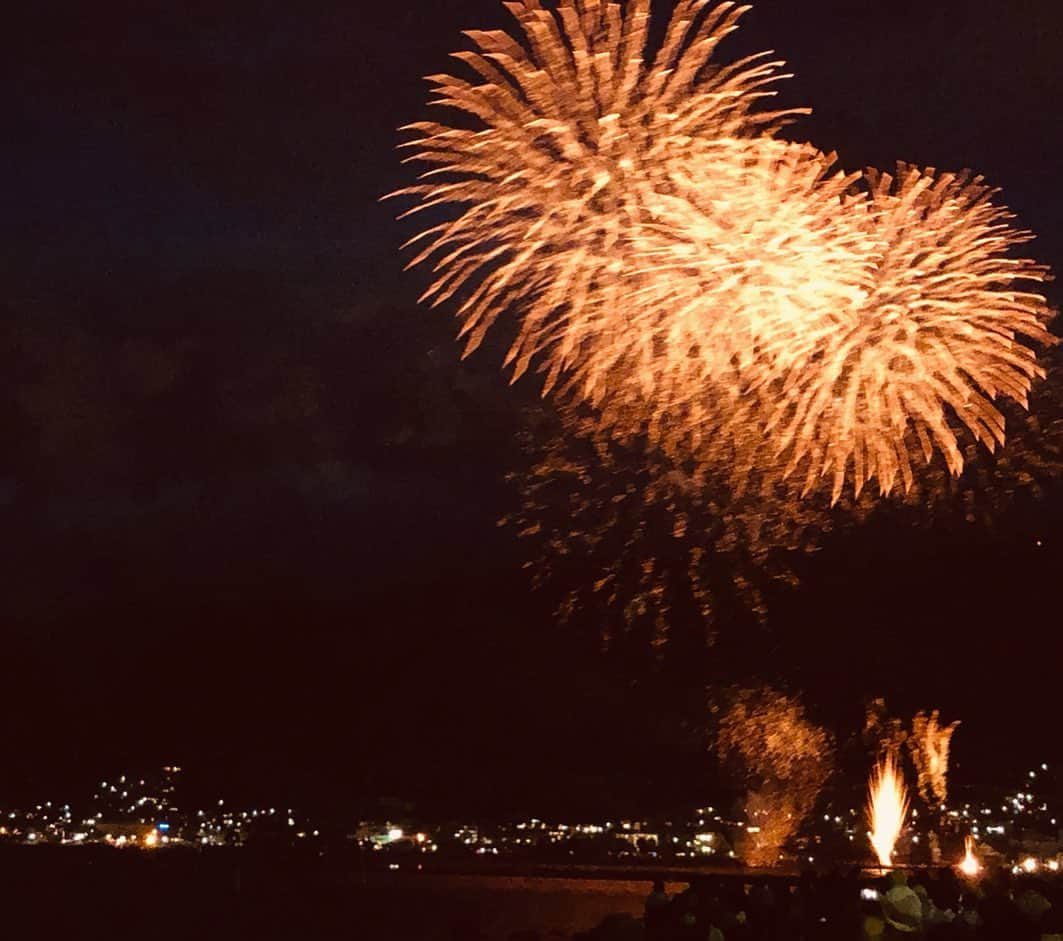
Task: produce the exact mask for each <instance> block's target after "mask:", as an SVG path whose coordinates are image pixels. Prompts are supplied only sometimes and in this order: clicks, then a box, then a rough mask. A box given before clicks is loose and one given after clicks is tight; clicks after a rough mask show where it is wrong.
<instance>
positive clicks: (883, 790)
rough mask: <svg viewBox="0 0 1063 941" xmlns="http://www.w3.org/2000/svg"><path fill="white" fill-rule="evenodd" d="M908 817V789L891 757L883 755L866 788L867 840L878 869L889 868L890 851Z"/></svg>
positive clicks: (890, 862) (891, 859)
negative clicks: (869, 827)
mask: <svg viewBox="0 0 1063 941" xmlns="http://www.w3.org/2000/svg"><path fill="white" fill-rule="evenodd" d="M907 814H908V789H907V787H905V784H904V778H903V777H902V776H901V771H900V768H899V767H898V766H897V762H896V759H895V758H894V756H893V754H892V753H891V754H887V755H886V757H885V758H883V759H882V761H880V762H879V763H878V764H877V765H875V768H874V770H873V771H872V773H871V780H870V782H869V785H868V803H867V818H868V822H869V824H870V825H871V832H870V833H869V837H870V839H871V847H872V848H873V849H874V851H875V856H876V857H877V858H878V862H879V865H880V866H883V867H887V866H892V865H893V848H894V846H896V845H897V839H898V837H900V835H901V830H902V829H904V818H905V817H906V816H907Z"/></svg>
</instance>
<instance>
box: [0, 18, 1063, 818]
mask: <svg viewBox="0 0 1063 941" xmlns="http://www.w3.org/2000/svg"><path fill="white" fill-rule="evenodd" d="M8 16H9V19H8V20H7V21H6V22H5V26H4V30H3V36H2V38H0V63H2V64H0V88H2V91H0V102H2V103H3V108H2V112H0V113H2V115H3V123H4V134H3V139H4V144H3V147H2V148H0V179H2V181H3V185H2V188H0V197H2V202H0V213H2V215H0V218H2V219H3V225H2V228H0V292H2V293H0V312H2V318H0V337H2V342H0V357H2V359H3V371H2V379H0V381H2V382H3V383H4V386H5V395H4V396H3V397H2V399H0V416H2V425H0V427H2V428H3V437H4V442H5V447H4V448H3V451H2V452H0V453H2V463H0V527H2V529H3V532H4V536H5V538H4V540H3V543H2V546H3V548H2V550H0V551H2V553H3V555H2V559H0V571H2V576H0V577H2V579H3V581H2V583H0V597H2V598H3V608H2V610H3V612H4V624H5V634H4V639H3V646H4V652H5V656H4V664H5V667H6V669H5V681H4V684H3V687H2V688H3V693H2V694H0V734H2V736H3V740H4V742H5V748H4V751H5V773H4V775H2V776H0V798H5V797H6V798H18V799H22V798H23V797H24V796H25V795H28V794H29V795H36V794H38V793H41V792H43V791H47V792H48V794H49V796H51V795H54V796H64V795H66V794H67V793H69V792H70V791H76V789H77V788H78V787H79V786H80V783H81V782H82V781H87V780H90V779H91V778H92V777H94V776H95V775H96V774H98V773H111V772H112V771H116V770H119V768H120V767H124V766H125V765H126V764H134V765H136V764H151V763H161V762H162V761H164V760H169V759H173V760H177V761H180V762H182V763H184V764H185V765H186V766H189V767H190V768H193V769H195V772H194V773H196V774H199V775H200V777H201V786H202V787H203V788H204V789H206V790H209V789H210V788H212V787H217V788H219V789H221V788H230V789H232V790H233V791H235V792H239V793H247V794H251V793H254V792H256V791H257V792H260V793H263V794H267V795H272V794H278V795H279V794H286V793H293V794H295V795H297V796H299V797H301V798H302V799H304V800H305V801H307V802H308V803H313V802H315V801H316V802H319V803H323V804H328V805H343V804H344V802H345V801H347V800H354V799H355V797H361V796H365V795H372V794H381V793H384V794H403V795H409V796H411V797H413V798H415V799H417V800H419V801H421V803H422V804H423V805H427V806H434V805H438V806H439V807H441V808H450V807H458V806H461V807H471V806H481V805H482V806H492V807H495V808H501V809H505V808H506V807H509V806H512V807H518V806H519V807H532V808H534V807H536V806H559V807H560V806H564V807H579V806H587V807H593V806H595V801H596V800H597V799H600V797H601V795H602V794H603V793H615V794H616V795H617V799H624V798H626V797H629V798H630V799H631V800H633V801H636V802H638V801H642V802H644V803H647V802H648V803H652V801H653V800H654V799H655V797H656V796H657V795H660V794H663V793H668V796H669V797H670V796H672V794H673V793H674V794H676V795H679V796H683V788H682V787H681V786H679V785H677V784H676V781H677V780H679V779H681V780H682V781H684V782H693V784H691V785H690V786H691V787H692V786H694V785H696V783H697V782H698V781H699V780H700V779H699V775H701V774H703V773H704V772H703V768H702V766H703V764H704V761H703V759H702V757H701V755H700V753H699V752H698V738H697V735H696V734H695V732H691V731H690V729H689V728H688V727H687V726H684V725H682V722H683V721H685V720H684V710H683V709H682V708H681V707H680V706H677V705H676V703H677V702H680V701H682V699H683V697H684V696H685V695H687V694H689V696H697V695H699V693H698V691H697V689H695V688H693V687H692V688H691V689H690V690H680V691H679V694H678V695H675V693H676V690H675V689H674V686H675V684H676V683H680V682H687V681H688V680H689V678H685V679H684V680H682V681H680V680H678V679H676V680H675V681H674V682H671V681H670V680H669V679H668V678H667V677H663V678H662V677H660V676H658V677H656V678H654V679H653V680H652V681H646V680H645V678H643V677H633V676H631V675H630V674H628V673H626V672H625V671H624V670H622V669H619V668H617V667H616V666H615V665H614V664H611V663H610V662H608V661H604V660H600V659H596V658H595V657H594V656H592V655H590V654H588V653H587V652H586V650H585V647H584V645H582V644H580V643H577V642H576V641H575V640H574V639H573V638H571V637H570V636H568V635H566V633H565V632H564V631H563V630H559V629H556V628H554V627H553V626H552V625H551V623H550V619H549V617H548V615H547V612H546V611H545V610H544V607H543V602H542V600H541V599H538V598H536V597H533V596H531V595H530V594H529V592H528V590H527V587H526V584H525V581H524V577H523V575H522V573H521V571H520V563H521V561H522V556H521V552H520V547H518V546H515V545H514V544H513V543H512V541H511V540H510V538H509V537H508V535H507V534H506V533H505V532H503V531H500V530H499V529H498V528H497V527H496V525H495V521H496V519H497V518H498V517H499V516H500V515H501V514H502V513H504V512H505V511H506V510H507V509H508V508H509V506H510V504H511V502H512V494H511V492H510V491H509V489H508V488H507V486H506V484H505V480H504V477H505V474H506V472H507V471H508V470H510V469H511V468H512V467H514V466H515V464H516V462H518V461H519V455H518V454H517V453H516V448H515V446H514V443H513V442H514V435H515V431H516V429H517V427H518V412H519V406H520V405H522V404H524V403H525V402H526V401H528V400H529V399H530V398H531V397H532V390H529V389H527V388H519V387H518V388H517V389H515V390H514V389H510V388H508V387H507V385H506V382H505V380H504V378H503V377H502V376H501V375H500V374H499V372H498V370H497V368H496V367H497V360H496V359H495V358H493V356H492V352H491V351H490V350H488V351H485V352H483V353H481V354H480V355H478V356H477V357H474V358H473V359H472V360H471V361H469V362H466V363H464V364H461V363H459V362H458V359H457V355H456V350H455V346H454V344H453V343H452V340H451V337H452V326H451V323H450V322H449V321H448V320H447V317H446V315H445V314H443V313H438V312H435V313H432V312H427V311H424V310H420V309H418V308H417V307H416V304H415V301H416V297H417V295H418V294H419V289H420V287H421V286H422V284H423V282H422V277H421V276H420V275H418V274H416V273H415V274H411V275H403V273H402V271H401V267H402V261H401V259H400V254H399V251H398V247H399V245H400V244H401V242H402V241H403V240H404V239H405V238H406V237H408V236H409V235H410V234H411V232H410V230H409V229H408V228H405V227H404V226H403V225H402V224H399V223H396V222H394V221H393V219H392V216H393V213H394V210H393V208H392V207H391V206H389V205H381V204H380V203H378V201H377V198H378V197H379V196H381V195H382V194H384V193H386V192H388V191H390V190H392V189H395V188H396V187H398V186H400V185H402V184H404V183H406V182H408V181H409V177H408V176H407V174H406V171H405V170H404V169H402V168H400V167H399V165H398V160H397V158H396V156H395V153H394V149H393V148H394V145H395V144H396V143H397V141H398V139H399V135H398V134H397V133H396V130H395V129H396V128H397V127H398V126H399V125H400V124H404V123H407V122H409V121H413V120H417V119H418V118H419V117H421V116H422V115H423V114H424V110H425V109H424V107H423V101H424V98H425V85H424V83H423V82H422V81H421V78H420V77H421V76H423V75H426V74H430V73H432V72H437V71H440V70H442V69H444V68H445V67H447V65H448V61H447V58H446V55H447V53H448V52H450V51H452V50H454V49H457V48H460V47H461V45H462V40H461V38H460V36H459V31H460V30H462V29H468V28H479V27H491V26H496V25H502V24H504V23H505V22H506V14H505V12H504V11H503V9H502V7H501V4H499V3H497V2H495V0H433V2H431V3H385V2H381V3H376V4H374V5H372V6H370V5H367V4H363V3H339V2H333V0H321V2H318V3H315V4H309V5H293V4H291V3H280V2H274V3H269V2H259V3H252V2H243V0H238V2H222V3H211V4H207V3H190V4H179V5H175V4H161V3H160V4H154V3H139V2H138V3H132V2H130V3H126V4H116V3H107V2H104V3H100V4H93V5H85V4H77V5H69V6H67V5H62V4H50V3H39V4H21V5H20V6H19V10H18V12H17V13H15V14H13V15H11V14H8ZM762 48H773V49H775V50H777V51H778V52H779V54H780V55H782V56H784V57H785V58H787V60H788V61H789V63H790V65H791V67H792V69H793V70H794V71H795V72H796V74H797V77H796V78H795V79H794V80H792V81H791V82H790V83H788V84H787V85H786V86H785V93H784V98H785V99H786V100H787V101H788V102H789V103H792V104H811V105H812V106H814V108H815V114H814V115H813V116H812V117H810V118H808V119H806V120H804V121H802V122H801V123H800V124H799V125H798V126H797V127H795V128H794V129H793V131H792V133H793V135H795V136H798V137H807V138H808V139H811V140H813V141H815V142H816V143H817V144H818V145H819V146H821V147H823V148H824V149H835V150H837V151H838V152H839V154H840V158H841V161H842V163H843V164H844V165H845V166H847V167H848V168H851V169H858V168H860V167H861V166H864V165H868V164H872V165H881V166H889V165H890V164H891V163H892V162H893V161H895V160H897V159H904V160H908V161H911V162H915V163H920V164H925V165H933V166H937V167H942V168H957V169H959V168H963V167H966V166H971V167H974V168H976V169H977V170H978V171H979V172H981V173H984V174H985V175H986V177H987V178H988V179H989V180H990V181H991V182H992V183H994V184H996V185H999V186H1001V187H1002V188H1003V191H1004V198H1005V200H1006V201H1007V202H1008V203H1009V205H1010V206H1011V207H1012V208H1013V209H1015V210H1016V211H1017V212H1018V214H1019V216H1020V218H1021V220H1022V222H1023V223H1024V224H1025V225H1027V226H1029V227H1030V228H1032V229H1034V230H1035V231H1037V232H1038V234H1039V236H1040V238H1039V240H1038V241H1037V243H1035V244H1036V248H1035V249H1034V251H1035V252H1036V254H1037V255H1038V257H1039V258H1041V259H1042V260H1044V261H1046V262H1048V263H1049V264H1052V265H1053V266H1054V267H1056V268H1057V269H1060V268H1063V187H1061V186H1060V183H1059V172H1060V171H1059V168H1060V159H1059V154H1060V153H1061V152H1063V117H1061V114H1063V112H1061V111H1060V108H1059V101H1061V100H1063V71H1061V70H1060V68H1059V62H1060V57H1061V55H1063V7H1060V6H1059V4H1057V3H1055V2H1054V0H1009V2H1008V3H1006V4H1002V3H998V2H992V3H991V2H982V0H977V2H972V0H943V2H940V3H935V4H924V3H922V2H918V0H895V2H893V3H890V4H881V3H877V2H842V0H806V2H802V3H795V2H792V0H765V2H762V3H759V4H757V5H756V7H755V9H754V10H753V12H752V13H750V14H749V15H748V17H747V18H746V20H745V26H744V29H743V31H742V32H741V33H740V35H739V36H737V37H736V38H735V39H734V40H733V41H732V42H731V47H730V51H731V52H732V53H734V54H738V53H741V52H744V51H756V50H759V49H762ZM1056 297H1058V293H1057V294H1056ZM1058 503H1059V501H1058V500H1056V501H1053V500H1051V499H1050V500H1049V501H1048V502H1046V503H1045V504H1044V505H1043V506H1042V507H1040V508H1038V509H1036V510H1033V511H1024V512H1023V513H1020V514H1016V515H1015V516H1014V517H1012V518H1010V519H1009V520H1008V521H1007V523H1006V525H1005V526H1004V527H1003V528H1002V533H1001V534H997V535H995V536H993V537H989V536H988V535H985V534H981V533H975V534H964V535H962V536H960V537H957V536H956V534H954V533H942V534H937V535H935V534H929V535H928V534H927V533H925V532H919V533H911V532H903V531H901V532H888V533H885V534H883V533H881V532H878V531H876V532H875V533H873V534H865V535H864V536H861V537H857V538H854V539H852V540H851V541H849V542H846V543H845V544H844V545H839V546H834V547H831V548H829V549H828V550H827V551H825V552H824V553H823V555H822V556H821V557H819V558H818V559H817V560H816V565H815V566H814V567H813V569H812V570H811V571H810V574H809V578H808V582H807V586H806V588H805V589H804V590H803V592H802V593H801V594H800V595H799V596H794V597H792V598H790V599H789V601H788V602H787V603H786V604H785V605H784V606H783V608H782V609H781V610H780V612H779V614H778V617H777V618H776V620H775V622H774V623H773V624H772V626H771V631H772V632H773V637H774V638H775V641H776V642H777V647H776V650H777V654H776V655H777V657H779V658H781V659H780V661H779V662H780V663H781V664H782V667H781V668H780V669H779V672H781V673H784V674H787V675H789V676H791V677H792V679H793V682H794V684H795V685H796V686H797V687H798V688H801V689H804V690H805V692H806V694H807V696H808V699H809V701H810V702H811V703H813V704H815V705H816V706H817V708H819V709H820V710H821V712H822V714H823V715H825V716H826V717H827V718H828V719H830V720H831V721H834V722H836V723H837V724H838V725H839V726H840V725H842V724H844V723H845V722H849V723H852V722H855V721H857V719H858V717H859V699H860V697H862V696H865V695H868V694H870V693H874V692H878V691H884V692H889V693H890V694H891V695H892V696H893V697H894V699H895V700H896V701H897V702H898V703H900V704H902V705H904V706H905V707H906V708H907V707H909V706H910V707H911V708H914V707H916V706H924V705H925V706H934V705H940V706H942V707H943V708H944V709H945V710H946V711H947V712H948V713H949V714H950V715H958V716H961V717H963V718H965V719H966V720H967V721H966V724H965V726H964V727H963V731H962V732H961V733H960V734H958V736H957V739H956V747H957V750H958V754H959V755H960V757H961V759H966V760H967V763H968V765H969V766H970V767H974V768H978V769H980V770H979V771H978V773H979V774H989V775H991V774H992V773H995V772H996V771H998V770H999V767H998V766H997V765H996V764H995V762H996V760H997V759H996V758H995V756H996V755H998V754H1002V755H1003V754H1007V755H1008V756H1009V760H1010V758H1011V757H1014V759H1015V760H1023V761H1025V760H1034V759H1036V760H1038V761H1039V760H1042V749H1041V748H1040V746H1039V744H1038V735H1039V733H1038V722H1037V719H1036V718H1035V716H1036V714H1037V712H1038V710H1044V709H1047V708H1049V707H1050V706H1054V699H1055V688H1056V684H1057V679H1056V676H1055V672H1056V669H1057V665H1058V663H1059V662H1060V652H1061V651H1060V643H1059V641H1058V639H1057V638H1058V635H1059V630H1058V623H1059V614H1058V610H1059V609H1058V603H1057V601H1056V595H1055V586H1056V584H1057V583H1058V572H1059V570H1060V569H1059V563H1060V561H1061V558H1063V554H1061V553H1060V552H1059V551H1058V550H1057V549H1056V548H1055V541H1057V540H1060V538H1061V537H1063V532H1060V530H1059V527H1058V520H1059V507H1058ZM1036 539H1041V540H1042V541H1043V542H1044V543H1045V545H1043V546H1042V547H1040V548H1037V547H1036V545H1035V540H1036ZM669 685H671V687H673V688H672V689H671V692H672V694H673V695H671V696H670V697H663V698H661V697H658V693H659V690H660V688H662V687H668V686H669ZM689 696H687V698H689ZM665 700H667V703H666V702H665ZM1002 716H1006V718H1002ZM1016 726H1018V727H1019V728H1018V729H1016ZM1005 745H1006V746H1008V747H1010V749H1011V752H1010V753H1007V752H1005V753H1001V752H999V751H998V749H1000V748H1001V747H1003V746H1005ZM1045 748H1047V749H1050V750H1051V752H1052V755H1051V756H1050V757H1052V756H1058V757H1059V758H1060V759H1063V753H1061V752H1060V747H1059V745H1058V744H1055V743H1052V744H1050V745H1047V746H1045ZM1001 761H1003V758H1001ZM987 768H988V771H987V770H986V769H987ZM973 773H974V772H972V774H973ZM75 796H76V794H75ZM581 802H582V803H581Z"/></svg>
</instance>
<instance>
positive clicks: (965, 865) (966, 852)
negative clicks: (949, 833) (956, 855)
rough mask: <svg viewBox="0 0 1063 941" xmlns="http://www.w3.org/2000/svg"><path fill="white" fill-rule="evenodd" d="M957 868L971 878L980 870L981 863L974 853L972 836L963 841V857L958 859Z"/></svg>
mask: <svg viewBox="0 0 1063 941" xmlns="http://www.w3.org/2000/svg"><path fill="white" fill-rule="evenodd" d="M959 870H960V872H962V873H963V874H964V875H965V876H967V877H968V878H971V879H973V878H974V877H975V876H977V875H978V873H980V872H981V871H982V864H981V863H980V862H978V857H977V856H975V855H974V837H973V836H968V837H967V838H966V839H965V840H964V841H963V859H962V860H961V861H960V865H959Z"/></svg>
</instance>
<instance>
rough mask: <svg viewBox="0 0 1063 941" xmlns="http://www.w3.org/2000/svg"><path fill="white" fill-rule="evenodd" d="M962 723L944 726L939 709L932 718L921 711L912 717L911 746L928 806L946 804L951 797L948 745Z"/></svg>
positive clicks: (920, 793) (931, 715)
mask: <svg viewBox="0 0 1063 941" xmlns="http://www.w3.org/2000/svg"><path fill="white" fill-rule="evenodd" d="M959 724H960V723H959V722H953V723H952V724H950V725H945V726H943V725H941V724H940V722H939V713H938V711H937V710H936V709H935V710H934V711H933V712H932V713H931V714H930V716H929V717H928V716H927V715H926V714H925V713H923V712H919V713H917V714H916V716H915V718H914V719H912V734H911V737H909V739H908V747H909V750H910V751H911V755H912V763H913V764H914V765H915V770H916V772H917V774H918V776H919V779H918V786H919V796H920V797H922V798H923V800H924V801H926V803H927V804H928V805H933V804H938V805H943V804H944V803H945V801H946V800H947V799H948V771H949V745H950V744H951V742H952V734H953V732H955V731H956V727H957V726H958V725H959Z"/></svg>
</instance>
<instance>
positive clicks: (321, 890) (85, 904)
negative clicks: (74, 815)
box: [0, 847, 679, 941]
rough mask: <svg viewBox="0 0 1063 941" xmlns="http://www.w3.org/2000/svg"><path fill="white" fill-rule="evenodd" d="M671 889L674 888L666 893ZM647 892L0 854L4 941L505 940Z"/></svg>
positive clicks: (272, 865) (285, 865)
mask: <svg viewBox="0 0 1063 941" xmlns="http://www.w3.org/2000/svg"><path fill="white" fill-rule="evenodd" d="M671 888H673V889H676V888H679V887H678V886H673V887H671ZM648 891H649V883H648V882H646V881H641V880H639V881H635V880H630V879H620V878H618V879H594V878H587V877H580V878H564V877H541V876H536V877H521V876H504V875H497V876H489V875H476V876H460V875H439V874H428V873H418V872H416V871H413V872H388V871H384V872H380V871H378V872H369V873H362V872H360V871H358V870H357V869H352V868H342V867H335V866H323V865H317V864H315V862H314V861H313V860H300V861H293V860H285V859H279V858H276V857H271V858H265V857H255V856H252V855H249V854H246V853H241V852H239V851H236V852H225V853H217V854H211V853H204V854H199V853H174V852H166V851H163V852H158V853H140V852H136V851H115V850H109V851H97V850H96V849H95V848H84V849H82V848H64V849H52V848H44V847H42V848H39V849H36V848H22V849H19V850H17V851H15V850H12V851H8V852H3V853H0V899H2V903H0V904H2V905H3V911H4V913H5V914H4V918H3V928H4V930H3V932H2V933H0V937H3V938H8V937H10V938H53V937H55V938H71V939H81V938H111V939H115V938H137V939H154V938H158V939H170V938H174V939H177V938H180V939H191V938H201V939H213V938H224V939H243V938H247V939H281V938H283V939H293V941H296V939H306V941H318V939H333V938H352V939H354V938H359V939H360V938H365V939H378V938H379V939H389V941H390V939H396V941H407V939H410V941H413V939H417V941H420V939H425V941H436V939H440V941H443V939H445V941H458V939H461V941H464V939H473V938H485V939H492V941H493V939H502V941H507V939H509V938H510V937H511V935H513V934H514V933H515V932H520V931H529V930H535V931H538V932H539V937H540V938H542V939H543V941H546V939H550V938H553V939H561V938H570V937H571V935H572V934H573V933H574V932H577V931H585V930H587V929H589V928H591V927H593V926H594V925H596V924H598V923H599V922H600V921H601V920H602V918H603V917H605V916H606V915H608V914H610V913H615V912H626V913H630V914H633V915H640V914H641V912H642V906H643V900H644V899H645V896H646V894H647V893H648Z"/></svg>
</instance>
